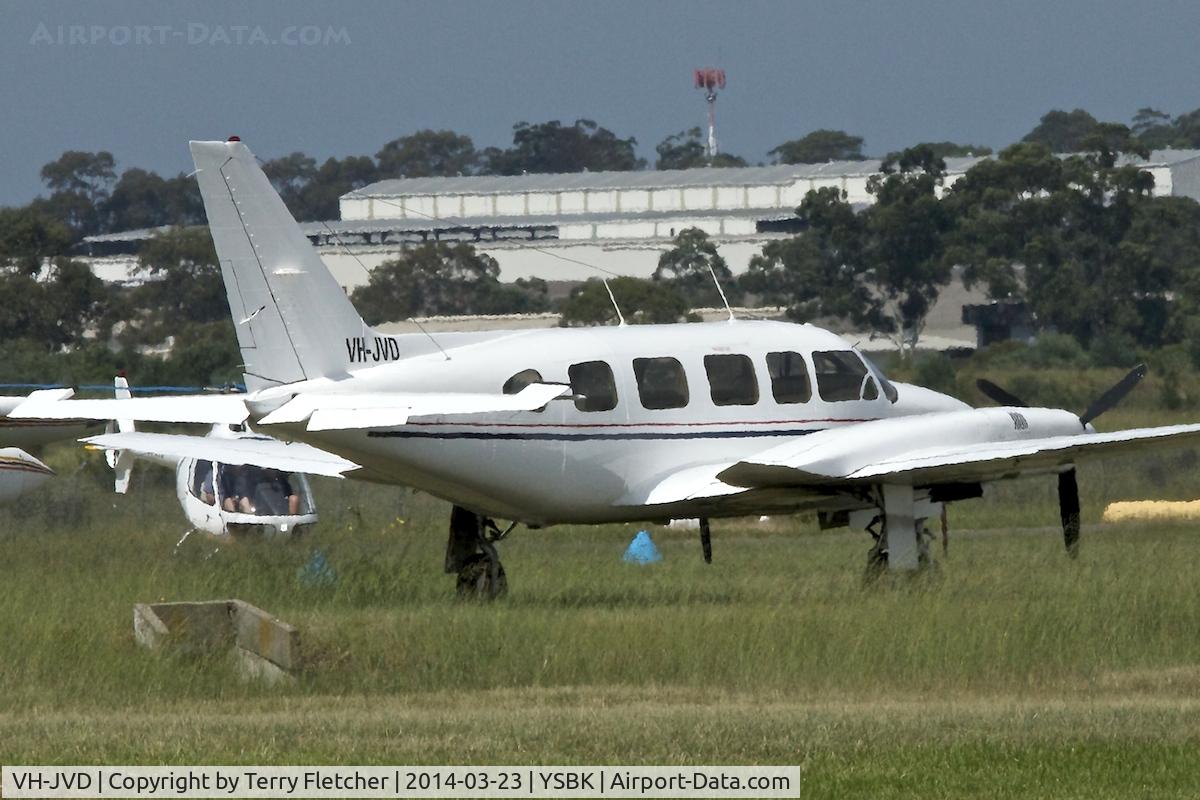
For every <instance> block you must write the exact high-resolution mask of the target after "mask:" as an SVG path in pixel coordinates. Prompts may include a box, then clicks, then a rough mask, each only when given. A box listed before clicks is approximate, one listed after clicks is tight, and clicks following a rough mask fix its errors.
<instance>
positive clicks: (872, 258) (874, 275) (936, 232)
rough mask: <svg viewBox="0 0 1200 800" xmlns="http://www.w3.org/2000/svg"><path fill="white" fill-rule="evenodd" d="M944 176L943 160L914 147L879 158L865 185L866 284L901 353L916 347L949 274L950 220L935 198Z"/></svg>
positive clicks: (929, 150)
mask: <svg viewBox="0 0 1200 800" xmlns="http://www.w3.org/2000/svg"><path fill="white" fill-rule="evenodd" d="M945 173H946V162H945V161H944V160H942V158H941V157H940V156H938V155H937V154H936V153H935V152H934V150H933V148H932V147H930V146H928V145H917V146H916V147H910V148H908V149H907V150H904V151H901V152H899V153H893V154H891V155H889V156H888V157H887V158H885V159H884V160H883V164H882V166H881V174H879V175H874V176H872V177H871V179H870V181H869V182H868V185H867V190H868V191H869V192H870V193H871V194H873V195H875V204H874V205H873V206H871V207H870V208H869V209H868V210H867V212H866V213H865V217H866V238H867V248H866V254H865V255H866V261H867V263H868V264H869V269H870V273H869V275H870V277H869V280H870V282H871V283H872V284H873V286H874V288H875V289H876V291H878V292H879V294H880V295H881V297H882V301H883V305H882V310H883V315H884V318H885V319H886V320H887V327H888V328H889V329H891V330H892V331H894V332H895V333H896V335H897V339H896V342H897V344H898V345H899V346H900V349H901V352H902V353H911V352H912V351H913V350H915V349H916V345H917V341H918V339H919V338H920V335H921V332H922V331H923V330H924V328H925V317H926V316H927V315H928V314H929V311H930V309H932V308H933V304H934V303H935V302H936V301H937V297H938V295H939V294H940V292H941V290H942V288H943V287H944V286H945V285H946V284H948V283H949V282H950V278H951V274H952V272H951V269H952V265H951V264H950V263H949V262H948V261H947V260H946V259H945V258H944V257H943V256H944V252H945V237H946V234H947V233H948V232H949V231H950V229H951V227H952V224H953V220H952V217H951V216H950V214H949V212H948V211H947V209H946V208H945V207H944V206H943V204H942V203H941V202H940V200H939V198H938V191H939V190H940V188H941V186H942V183H943V180H944V178H945Z"/></svg>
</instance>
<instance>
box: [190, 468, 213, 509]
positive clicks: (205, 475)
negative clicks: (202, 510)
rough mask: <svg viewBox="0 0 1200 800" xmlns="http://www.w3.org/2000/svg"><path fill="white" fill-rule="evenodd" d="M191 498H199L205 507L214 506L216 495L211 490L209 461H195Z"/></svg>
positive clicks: (211, 480) (211, 469) (211, 479)
mask: <svg viewBox="0 0 1200 800" xmlns="http://www.w3.org/2000/svg"><path fill="white" fill-rule="evenodd" d="M192 497H196V498H199V499H200V500H201V501H202V502H203V503H204V504H205V505H210V506H212V505H216V503H217V494H216V492H215V491H214V489H213V465H212V462H211V461H197V462H196V466H195V467H194V468H193V470H192Z"/></svg>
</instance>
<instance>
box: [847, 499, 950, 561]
mask: <svg viewBox="0 0 1200 800" xmlns="http://www.w3.org/2000/svg"><path fill="white" fill-rule="evenodd" d="M874 493H875V494H876V496H877V499H878V509H877V511H876V512H875V514H874V516H873V518H872V519H871V521H870V523H869V524H868V525H867V526H866V529H867V532H868V533H870V534H871V536H873V537H874V538H875V545H874V546H873V547H872V548H871V550H870V551H869V552H868V553H867V569H866V572H865V573H864V575H863V580H864V581H865V582H867V583H871V582H873V581H875V580H877V579H878V578H879V577H880V576H882V575H883V574H884V572H885V571H887V572H909V573H914V572H917V571H926V570H928V569H930V568H932V567H935V566H936V564H935V562H934V560H933V557H932V555H931V554H930V552H929V543H930V541H931V540H932V539H933V535H932V534H931V533H930V532H929V530H928V528H926V526H925V522H926V520H927V519H929V518H930V517H931V516H938V517H940V516H941V514H942V506H941V504H940V503H932V502H930V501H929V500H922V501H918V500H916V498H914V496H913V487H911V486H904V485H894V484H884V485H883V486H879V487H876V489H875V491H874ZM877 528H879V529H878V530H877Z"/></svg>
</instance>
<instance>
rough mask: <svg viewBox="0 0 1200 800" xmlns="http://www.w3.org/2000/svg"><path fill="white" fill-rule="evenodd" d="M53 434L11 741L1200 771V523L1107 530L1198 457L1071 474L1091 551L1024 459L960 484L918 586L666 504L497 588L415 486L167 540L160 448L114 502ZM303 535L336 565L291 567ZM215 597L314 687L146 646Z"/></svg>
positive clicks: (822, 771) (836, 767)
mask: <svg viewBox="0 0 1200 800" xmlns="http://www.w3.org/2000/svg"><path fill="white" fill-rule="evenodd" d="M1112 416H1113V417H1114V419H1113V420H1108V419H1107V418H1106V422H1109V424H1110V426H1121V425H1124V424H1133V423H1142V424H1144V423H1145V422H1146V420H1144V419H1137V420H1133V419H1128V420H1127V419H1121V418H1120V415H1119V413H1114V414H1113V415H1112ZM1165 421H1169V420H1167V419H1155V420H1153V422H1165ZM49 458H50V460H51V461H52V462H53V463H55V464H56V466H59V467H60V468H61V469H62V471H63V472H64V473H66V474H64V475H62V477H60V478H59V479H57V480H56V481H53V482H51V483H50V484H47V486H46V487H44V489H43V490H42V491H41V492H40V493H39V494H38V495H37V496H35V497H33V498H32V499H31V500H30V501H29V502H28V503H25V504H21V505H17V506H10V507H7V508H4V509H0V763H9V764H12V763H63V764H71V763H89V762H97V763H100V762H103V763H158V762H162V763H248V764H254V763H360V764H368V763H422V762H424V763H452V764H453V763H466V764H470V763H555V762H557V763H628V764H637V763H650V764H654V763H682V764H689V763H695V764H701V763H704V764H709V763H732V764H741V763H784V764H800V765H801V766H802V767H803V770H804V786H803V790H802V796H804V797H873V798H874V797H885V798H886V797H999V798H1008V797H1046V796H1054V797H1080V798H1083V797H1088V798H1095V797H1130V796H1153V797H1195V796H1197V795H1198V794H1200V591H1198V586H1197V573H1198V570H1197V567H1198V565H1200V530H1196V529H1195V526H1194V525H1185V524H1161V523H1159V524H1155V525H1152V526H1147V525H1136V524H1126V525H1120V526H1104V525H1099V524H1097V521H1098V519H1099V515H1100V511H1101V510H1102V506H1103V504H1104V502H1106V501H1108V500H1113V499H1137V498H1145V497H1155V498H1164V499H1186V498H1194V497H1197V496H1200V490H1197V488H1196V487H1195V481H1194V480H1193V476H1194V475H1195V467H1196V461H1197V459H1196V454H1195V453H1194V452H1191V451H1182V452H1174V453H1165V454H1163V455H1162V456H1159V457H1155V458H1151V459H1143V460H1132V461H1125V462H1122V463H1116V464H1114V463H1109V464H1107V465H1103V466H1100V465H1092V466H1086V467H1084V468H1082V469H1081V472H1080V485H1081V489H1082V492H1083V499H1084V503H1085V530H1084V539H1083V551H1082V554H1081V556H1080V558H1079V559H1078V561H1076V562H1069V561H1068V560H1067V559H1066V557H1065V555H1064V553H1063V549H1062V542H1061V535H1060V532H1059V531H1058V529H1057V509H1056V507H1055V504H1054V503H1055V499H1054V485H1053V481H1040V482H1039V481H1035V482H1022V483H1013V484H1009V485H1006V486H1004V487H1001V488H999V489H998V490H997V491H995V492H993V493H991V494H990V495H989V496H988V497H987V498H985V499H983V500H978V501H971V502H967V503H962V504H958V505H955V506H953V507H952V509H951V515H950V519H951V523H952V526H953V528H954V531H955V532H954V534H953V535H952V538H951V543H950V551H949V554H948V556H946V557H945V558H943V559H942V560H941V561H942V563H941V568H940V570H939V571H938V573H937V575H936V577H933V578H932V579H922V580H917V581H897V582H891V581H885V582H884V583H883V585H878V586H875V587H873V588H870V589H865V588H864V587H863V586H862V583H861V574H862V568H863V565H864V563H865V555H866V549H867V546H868V543H869V542H868V540H867V537H866V536H865V535H863V534H850V533H846V532H826V533H820V532H818V531H816V530H815V525H814V524H813V522H812V520H809V519H805V518H799V519H789V520H783V519H779V520H773V521H771V522H769V523H765V524H759V523H750V522H723V523H720V524H718V525H717V526H716V528H715V533H714V555H715V563H714V564H712V565H711V566H706V565H705V564H704V563H703V562H702V561H701V558H700V548H699V543H698V542H697V541H696V536H695V534H694V533H691V532H687V531H677V530H667V529H663V528H659V527H650V528H649V530H651V532H652V534H653V535H654V537H655V540H656V542H657V543H658V544H659V546H660V547H661V549H662V551H663V553H664V555H665V559H664V561H663V562H662V563H660V564H656V565H650V566H641V567H639V566H633V565H628V564H624V563H622V562H621V559H620V556H621V553H622V551H623V549H624V547H625V545H626V544H627V543H628V541H629V539H630V538H631V537H632V535H633V534H634V533H635V532H636V531H637V530H638V527H639V526H606V527H600V528H561V529H558V528H556V529H550V530H544V531H525V530H519V531H518V532H516V533H515V534H514V535H513V537H512V538H511V539H510V540H509V541H508V542H506V543H505V544H504V545H502V554H503V556H504V559H505V565H506V567H507V570H508V573H509V576H510V583H511V591H510V595H509V596H508V597H507V598H506V599H505V600H503V601H501V602H498V603H494V604H488V605H475V604H466V603H460V602H457V601H455V600H454V599H453V586H452V583H453V582H452V580H451V579H450V578H449V577H448V576H445V575H443V574H441V572H440V564H441V558H442V548H443V546H444V542H445V526H446V514H447V509H446V507H445V506H444V505H442V504H441V503H440V502H437V501H434V500H431V499H429V498H425V497H421V496H418V495H414V494H411V493H408V492H405V491H402V490H394V489H386V488H380V487H371V486H364V485H360V484H355V483H351V482H337V481H322V482H320V483H319V484H318V499H319V502H320V504H321V511H322V515H323V522H322V524H321V526H319V527H318V528H317V529H315V530H314V531H312V532H311V534H310V535H309V536H308V537H306V538H305V539H303V540H301V541H299V542H296V543H290V544H258V545H241V546H236V547H223V548H221V549H220V550H219V551H218V552H216V553H213V546H212V545H211V544H210V543H207V542H205V541H201V540H199V539H198V538H193V539H192V540H189V541H188V542H187V543H186V544H185V545H184V547H183V548H182V549H181V550H180V552H179V553H178V554H175V553H174V552H173V551H174V547H173V546H174V544H175V540H176V539H177V538H178V536H179V534H180V533H182V531H183V529H184V528H185V523H184V521H183V517H182V515H181V513H180V512H179V511H178V509H177V507H176V506H175V504H174V497H173V489H172V487H171V486H170V483H169V476H168V474H167V472H166V471H164V470H157V469H155V468H149V467H148V468H146V469H145V470H141V471H140V472H139V473H138V474H137V476H136V482H137V483H138V484H139V485H137V486H135V491H134V493H133V494H131V495H129V496H127V497H115V496H113V495H111V494H109V493H108V492H107V488H108V481H109V477H108V475H107V474H106V473H105V472H104V471H103V470H102V469H100V468H98V467H97V466H96V465H95V464H94V463H91V464H89V465H88V466H86V467H84V468H82V469H78V470H74V469H73V468H72V467H71V464H72V463H74V462H75V460H76V457H75V456H74V455H73V454H72V453H71V452H69V451H65V450H63V451H55V452H53V453H51V454H50V456H49ZM642 527H645V526H642ZM316 551H320V552H321V553H323V554H324V556H325V558H326V559H327V561H328V563H329V564H330V565H331V566H332V568H333V569H334V570H335V571H336V573H337V580H336V582H334V583H332V584H331V585H309V584H308V583H306V582H305V581H304V580H302V579H301V577H300V575H301V573H302V572H303V569H304V566H305V564H306V563H307V562H308V561H309V559H310V558H311V557H312V555H313V553H314V552H316ZM224 597H240V598H242V599H244V600H247V601H249V602H251V603H254V604H256V605H259V606H261V607H263V608H266V609H268V610H270V611H272V612H273V613H275V614H277V615H279V616H280V617H281V618H283V619H285V620H287V621H289V622H292V623H293V624H295V625H297V626H299V627H300V628H301V630H302V635H303V645H304V648H305V652H306V655H307V656H308V659H309V667H308V669H307V671H306V673H305V674H303V675H302V676H301V678H300V680H299V681H298V682H297V683H295V684H294V685H291V686H280V687H275V688H267V687H263V686H259V685H256V684H245V683H242V682H240V681H238V680H237V679H236V678H235V677H234V676H233V673H232V671H231V670H230V668H229V667H228V665H227V664H226V663H225V661H223V660H221V659H214V660H212V661H205V660H197V659H187V658H182V657H171V656H154V655H149V654H147V653H145V652H143V651H141V650H139V649H138V648H137V647H136V646H135V644H134V642H133V638H132V626H131V607H132V605H133V604H134V603H135V602H139V601H158V600H161V599H166V600H175V599H213V598H224Z"/></svg>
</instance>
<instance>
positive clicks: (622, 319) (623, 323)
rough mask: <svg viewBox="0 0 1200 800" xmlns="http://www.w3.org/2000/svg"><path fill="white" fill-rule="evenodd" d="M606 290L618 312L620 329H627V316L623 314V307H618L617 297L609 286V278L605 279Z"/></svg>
mask: <svg viewBox="0 0 1200 800" xmlns="http://www.w3.org/2000/svg"><path fill="white" fill-rule="evenodd" d="M602 280H603V281H604V288H605V289H606V290H607V291H608V299H609V300H612V304H613V308H614V309H616V311H617V319H618V320H620V325H619V327H622V328H624V327H625V315H624V314H622V313H621V307H620V306H619V305H617V297H616V295H614V294H613V290H612V287H611V286H609V285H608V278H603V279H602Z"/></svg>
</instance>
